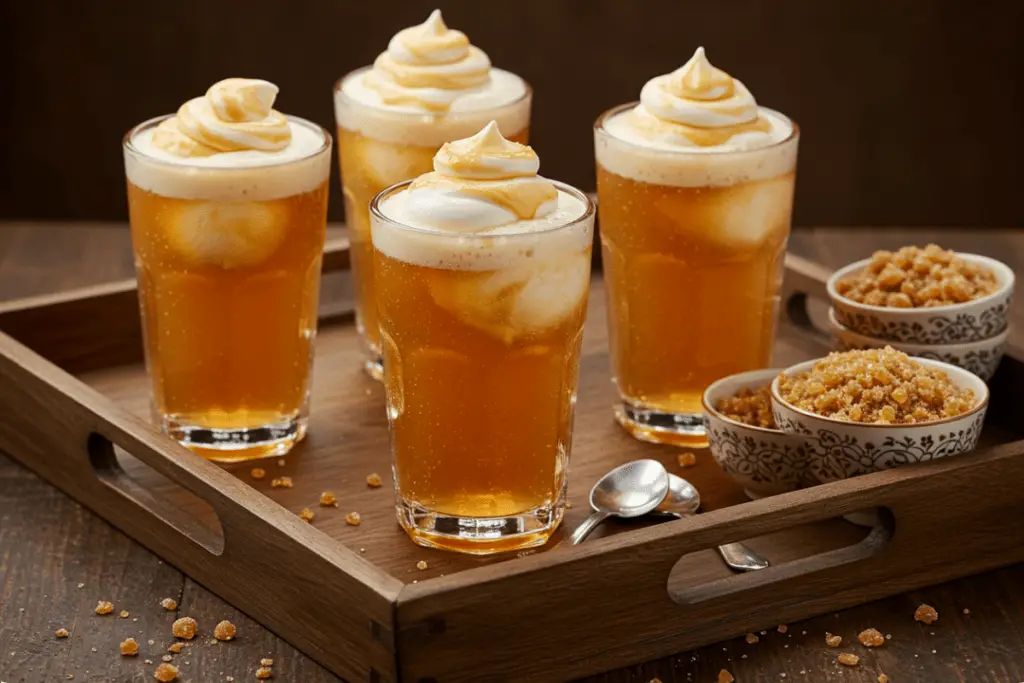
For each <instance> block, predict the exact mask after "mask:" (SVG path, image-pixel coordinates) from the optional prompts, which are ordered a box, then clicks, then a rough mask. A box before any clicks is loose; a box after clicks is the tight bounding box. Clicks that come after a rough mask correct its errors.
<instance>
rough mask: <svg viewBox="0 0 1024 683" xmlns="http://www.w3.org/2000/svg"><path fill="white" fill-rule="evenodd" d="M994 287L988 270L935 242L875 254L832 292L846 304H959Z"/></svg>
mask: <svg viewBox="0 0 1024 683" xmlns="http://www.w3.org/2000/svg"><path fill="white" fill-rule="evenodd" d="M998 289H999V282H998V281H997V280H996V276H995V273H993V272H992V271H991V270H990V269H989V268H986V267H985V266H981V265H977V264H975V263H970V262H969V261H966V260H965V259H964V258H963V257H962V256H957V255H956V253H954V252H952V251H949V250H946V249H943V248H942V247H939V246H938V245H935V244H929V245H928V246H926V247H925V248H924V249H920V248H918V247H902V248H901V249H899V250H898V251H896V252H891V251H876V252H875V253H874V254H872V255H871V260H870V261H869V262H868V265H867V266H866V267H865V268H864V270H862V271H860V272H859V273H856V274H854V275H849V276H847V277H844V278H843V279H842V280H839V281H838V282H836V292H838V293H839V294H840V295H841V296H843V297H844V298H847V299H849V300H850V301H855V302H857V303H861V304H867V305H868V306H886V307H890V308H931V307H934V306H949V305H951V304H961V303H964V302H966V301H973V300H974V299H980V298H981V297H983V296H988V295H989V294H992V293H993V292H995V291H996V290H998Z"/></svg>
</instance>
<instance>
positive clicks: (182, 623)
mask: <svg viewBox="0 0 1024 683" xmlns="http://www.w3.org/2000/svg"><path fill="white" fill-rule="evenodd" d="M171 633H173V634H174V637H175V638H184V639H185V640H192V639H193V638H195V637H196V620H195V619H193V618H192V617H182V618H181V619H178V620H177V621H175V622H174V624H172V625H171Z"/></svg>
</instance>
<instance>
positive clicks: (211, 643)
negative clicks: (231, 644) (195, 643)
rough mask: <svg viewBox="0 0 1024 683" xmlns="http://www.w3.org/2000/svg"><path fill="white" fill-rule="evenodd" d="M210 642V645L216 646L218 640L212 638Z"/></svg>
mask: <svg viewBox="0 0 1024 683" xmlns="http://www.w3.org/2000/svg"><path fill="white" fill-rule="evenodd" d="M209 642H210V645H216V644H217V639H216V638H210V641H209Z"/></svg>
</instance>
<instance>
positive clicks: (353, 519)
mask: <svg viewBox="0 0 1024 683" xmlns="http://www.w3.org/2000/svg"><path fill="white" fill-rule="evenodd" d="M345 522H346V523H347V524H348V525H349V526H359V525H360V524H362V523H363V518H362V517H360V516H359V513H358V512H350V513H348V514H347V515H345Z"/></svg>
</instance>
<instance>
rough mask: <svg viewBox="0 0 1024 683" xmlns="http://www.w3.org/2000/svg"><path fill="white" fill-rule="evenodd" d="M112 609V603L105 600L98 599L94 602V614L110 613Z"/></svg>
mask: <svg viewBox="0 0 1024 683" xmlns="http://www.w3.org/2000/svg"><path fill="white" fill-rule="evenodd" d="M113 611H114V604H113V603H111V602H107V601H106V600H100V601H99V602H97V603H96V614H110V613H111V612H113Z"/></svg>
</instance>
